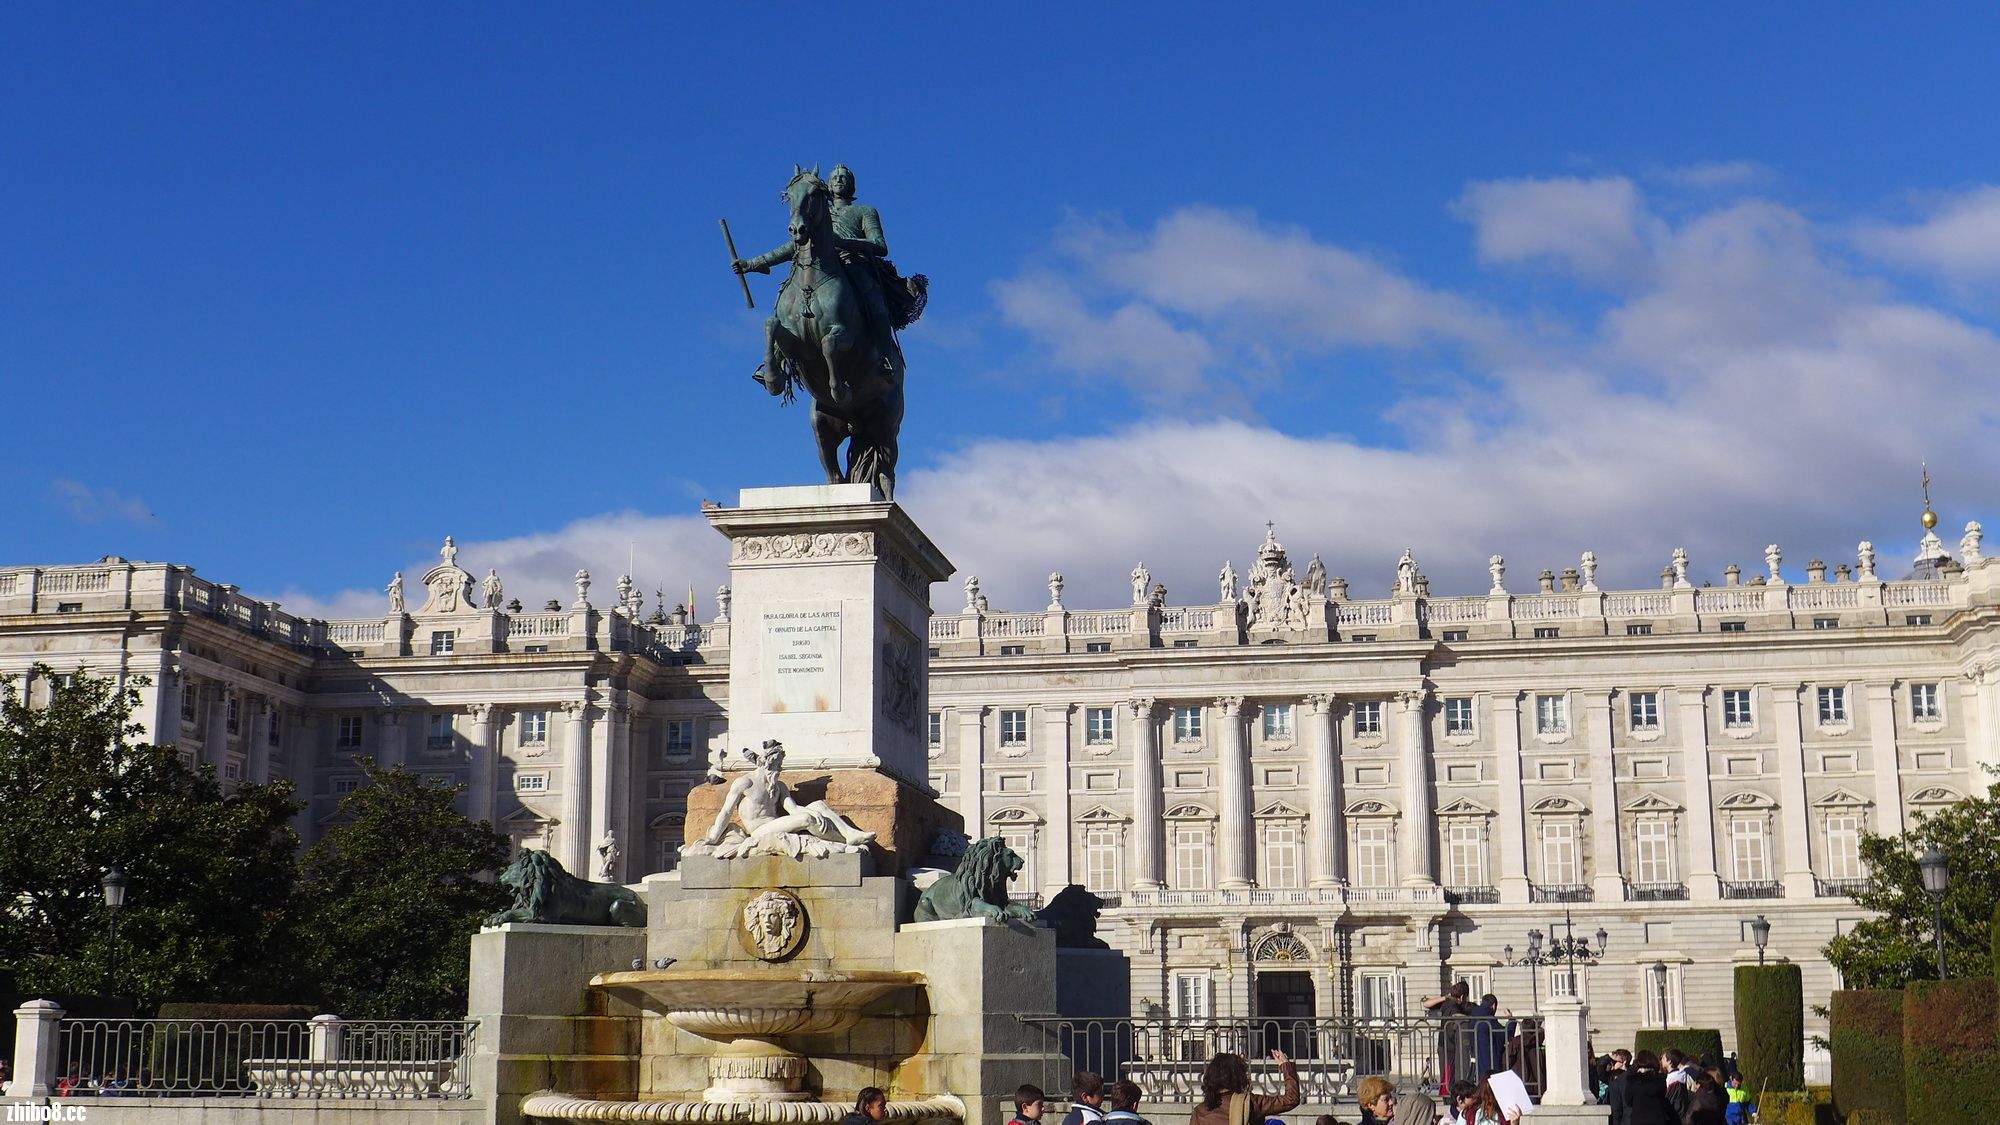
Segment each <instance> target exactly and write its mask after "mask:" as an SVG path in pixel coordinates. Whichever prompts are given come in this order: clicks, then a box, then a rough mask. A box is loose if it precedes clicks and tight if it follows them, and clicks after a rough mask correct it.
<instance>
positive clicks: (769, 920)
mask: <svg viewBox="0 0 2000 1125" xmlns="http://www.w3.org/2000/svg"><path fill="white" fill-rule="evenodd" d="M806 924H807V923H806V906H805V903H803V902H800V901H799V896H797V895H795V894H793V893H792V892H790V891H784V890H775V889H774V890H768V891H765V892H763V893H762V894H759V895H758V896H757V897H755V898H753V899H751V900H750V901H749V902H746V903H744V904H743V909H742V911H740V912H739V913H738V915H737V919H736V936H737V937H738V938H739V939H740V940H741V941H742V942H743V948H744V949H746V950H748V951H749V952H750V953H751V954H752V955H753V956H755V957H757V958H758V959H760V960H764V961H783V960H784V959H786V958H787V957H790V956H791V955H792V954H794V953H797V952H798V951H799V947H800V946H803V945H804V944H805V941H806Z"/></svg>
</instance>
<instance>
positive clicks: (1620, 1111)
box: [1597, 1047, 1632, 1125]
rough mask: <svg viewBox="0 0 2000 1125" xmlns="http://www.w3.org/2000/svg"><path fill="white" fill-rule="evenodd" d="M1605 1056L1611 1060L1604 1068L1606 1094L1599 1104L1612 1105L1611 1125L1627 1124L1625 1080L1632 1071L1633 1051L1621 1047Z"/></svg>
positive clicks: (1599, 1100)
mask: <svg viewBox="0 0 2000 1125" xmlns="http://www.w3.org/2000/svg"><path fill="white" fill-rule="evenodd" d="M1605 1057H1606V1058H1608V1059H1610V1060H1611V1061H1610V1062H1609V1064H1607V1065H1606V1066H1605V1068H1604V1096H1603V1097H1602V1098H1599V1099H1598V1103H1597V1104H1599V1105H1607V1106H1610V1107H1611V1125H1625V1080H1626V1078H1627V1077H1629V1076H1630V1075H1631V1072H1632V1052H1630V1051H1628V1050H1626V1049H1625V1048H1623V1047H1620V1048H1618V1049H1617V1050H1615V1051H1613V1052H1611V1053H1610V1054H1609V1055H1607V1056H1605Z"/></svg>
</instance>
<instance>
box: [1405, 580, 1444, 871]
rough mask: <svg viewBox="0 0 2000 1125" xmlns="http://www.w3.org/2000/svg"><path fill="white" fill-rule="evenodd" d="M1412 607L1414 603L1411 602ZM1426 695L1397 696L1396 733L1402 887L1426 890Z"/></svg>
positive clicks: (1429, 834)
mask: <svg viewBox="0 0 2000 1125" xmlns="http://www.w3.org/2000/svg"><path fill="white" fill-rule="evenodd" d="M1412 605H1413V607H1414V600H1413V601H1412ZM1428 694H1429V693H1428V691H1426V690H1417V691H1405V692H1401V693H1399V694H1398V695H1397V696H1396V703H1397V706H1398V712H1397V724H1396V725H1397V729H1398V731H1399V732H1400V733H1401V735H1402V742H1403V761H1402V772H1403V839H1402V845H1403V883H1404V885H1406V886H1429V885H1432V884H1434V883H1435V882H1436V879H1435V878H1434V877H1433V876H1432V874H1431V871H1432V862H1431V860H1432V853H1433V851H1435V843H1434V840H1433V837H1434V836H1435V835H1436V832H1435V824H1436V818H1435V817H1433V816H1432V811H1433V810H1432V808H1431V805H1432V801H1431V794H1432V789H1431V745H1430V743H1431V726H1430V721H1429V719H1428V717H1427V715H1426V708H1425V702H1426V698H1427V696H1428Z"/></svg>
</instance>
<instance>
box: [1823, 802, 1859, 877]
mask: <svg viewBox="0 0 2000 1125" xmlns="http://www.w3.org/2000/svg"><path fill="white" fill-rule="evenodd" d="M1826 877H1827V878H1829V879H1859V878H1861V818H1860V817H1858V816H1855V815H1854V814H1852V813H1837V814H1834V815H1832V816H1828V817H1827V818H1826Z"/></svg>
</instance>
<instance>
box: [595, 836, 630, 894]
mask: <svg viewBox="0 0 2000 1125" xmlns="http://www.w3.org/2000/svg"><path fill="white" fill-rule="evenodd" d="M624 854H625V853H624V851H623V850H621V849H620V848H619V847H618V830H617V829H615V828H607V829H605V830H604V838H603V839H602V840H599V841H598V842H597V881H598V882H600V883H615V882H617V881H618V857H619V856H622V855H624Z"/></svg>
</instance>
